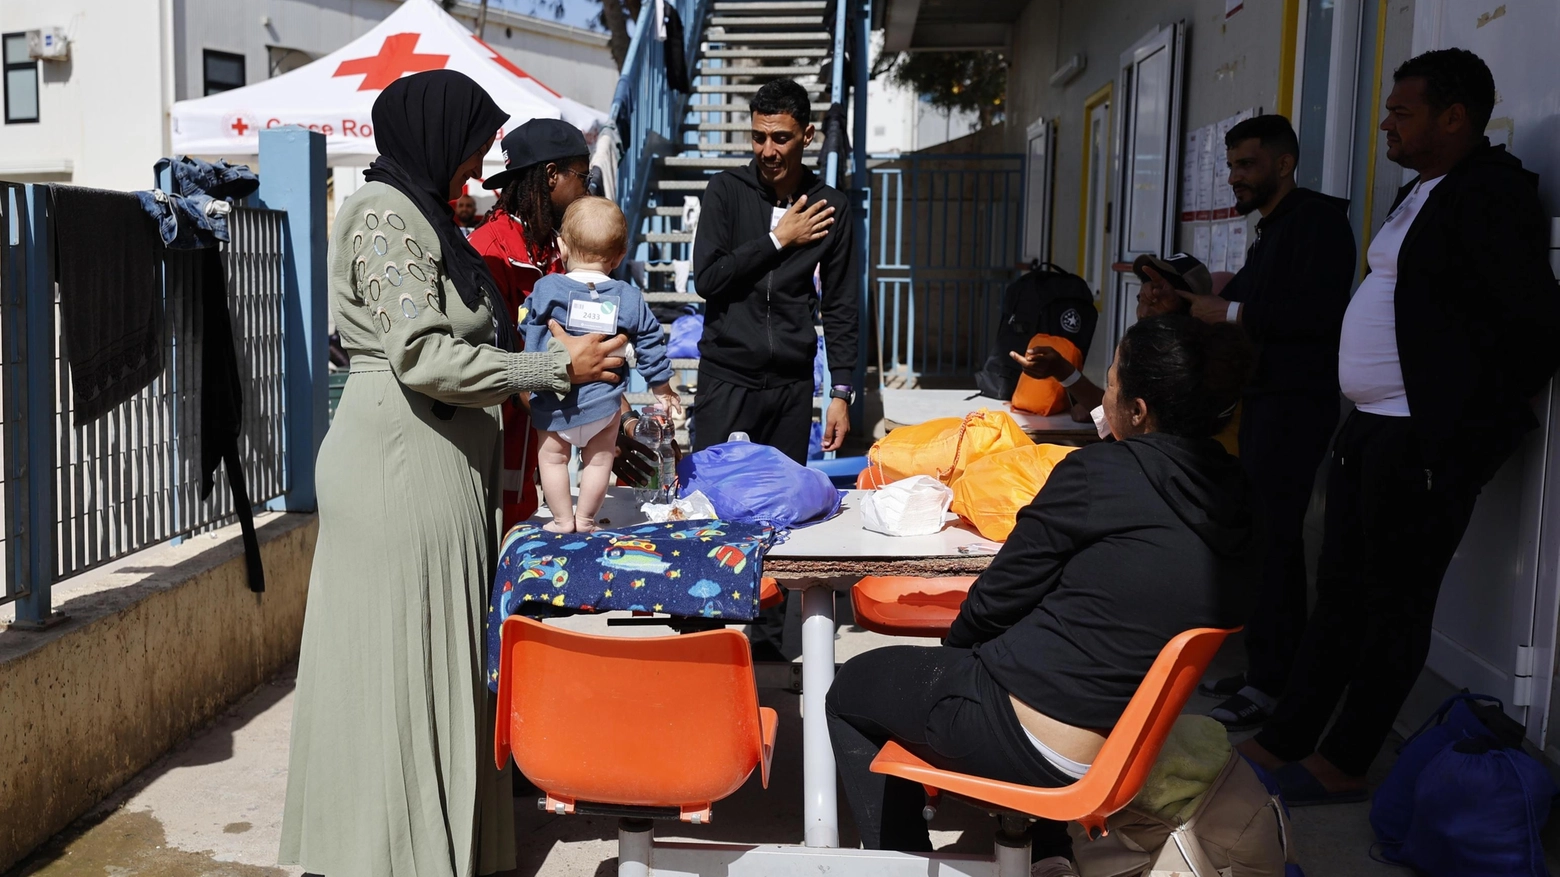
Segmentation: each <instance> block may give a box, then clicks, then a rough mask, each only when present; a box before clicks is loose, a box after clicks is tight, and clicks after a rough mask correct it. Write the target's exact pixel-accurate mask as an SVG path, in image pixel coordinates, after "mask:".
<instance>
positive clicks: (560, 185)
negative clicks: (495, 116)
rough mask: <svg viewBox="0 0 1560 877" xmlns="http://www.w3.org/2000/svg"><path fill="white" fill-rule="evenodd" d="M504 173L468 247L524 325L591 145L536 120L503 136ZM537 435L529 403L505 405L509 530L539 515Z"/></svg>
mask: <svg viewBox="0 0 1560 877" xmlns="http://www.w3.org/2000/svg"><path fill="white" fill-rule="evenodd" d="M501 148H502V149H503V152H504V170H503V171H502V172H500V173H497V174H494V175H493V176H491V177H488V178H487V180H486V181H484V182H483V184H482V185H483V187H484V188H487V189H496V190H498V203H497V204H496V205H495V206H494V207H493V210H492V212H490V213H489V214H488V219H487V222H485V223H484V224H483V225H482V227H481V228H478V229H477V230H476V231H473V232H472V233H471V238H470V240H471V245H472V246H473V247H475V248H476V250H477V252H478V253H481V254H482V258H483V259H484V260H485V261H486V262H487V265H488V270H490V271H492V272H493V277H494V279H496V280H497V281H498V291H499V294H500V295H502V296H503V298H504V303H505V304H506V305H507V306H508V319H509V320H510V322H511V323H516V324H517V323H519V321H520V311H521V309H522V308H524V307H525V299H526V296H529V295H530V294H531V288H532V287H533V286H534V285H535V284H536V281H537V280H538V279H540V278H541V277H543V276H545V275H548V274H555V273H561V272H562V271H563V270H564V265H563V260H562V259H560V258H559V257H558V241H557V229H558V226H559V225H560V224H561V223H562V221H563V211H564V210H566V209H568V207H569V205H570V204H572V203H574V201H575V199H577V198H580V197H582V196H584V195H585V194H586V192H585V182H586V180H587V179H588V178H589V175H590V155H589V153H590V150H589V149H588V148H587V147H586V145H585V135H583V134H581V133H580V131H579V129H578V128H575V127H574V126H573V125H570V124H569V123H567V122H562V121H559V120H557V119H532V120H531V121H529V122H526V123H525V124H524V125H521V126H520V127H518V128H516V129H515V130H513V131H511V132H509V133H508V134H506V135H505V136H504V141H503V144H502V147H501ZM536 445H537V442H536V436H535V433H534V431H533V430H532V429H531V417H530V412H529V411H528V410H527V409H526V407H525V403H523V402H516V401H513V400H512V401H510V402H507V403H505V405H504V481H503V484H504V496H503V507H504V528H505V529H506V530H507V529H508V528H510V527H512V526H514V525H515V524H517V523H519V522H520V521H523V520H525V519H526V518H529V517H531V516H532V515H533V514H535V513H536V509H537V504H538V501H537V496H536Z"/></svg>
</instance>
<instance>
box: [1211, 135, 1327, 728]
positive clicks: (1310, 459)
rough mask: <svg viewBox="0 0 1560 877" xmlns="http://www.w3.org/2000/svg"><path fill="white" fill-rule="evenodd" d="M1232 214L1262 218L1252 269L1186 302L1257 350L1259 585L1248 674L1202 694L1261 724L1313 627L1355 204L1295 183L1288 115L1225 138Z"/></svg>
mask: <svg viewBox="0 0 1560 877" xmlns="http://www.w3.org/2000/svg"><path fill="white" fill-rule="evenodd" d="M1225 146H1226V148H1227V149H1228V161H1229V167H1230V177H1229V180H1230V185H1231V186H1232V187H1233V188H1234V190H1235V200H1236V209H1237V210H1238V211H1239V212H1240V213H1242V214H1248V213H1251V212H1252V211H1253V210H1256V211H1259V212H1260V213H1261V214H1262V219H1261V221H1259V222H1258V223H1257V234H1256V240H1255V242H1254V243H1253V244H1252V246H1251V251H1250V253H1249V255H1248V256H1247V259H1246V265H1245V267H1243V268H1242V269H1241V270H1240V272H1239V273H1237V274H1236V275H1235V277H1234V278H1233V279H1231V280H1230V282H1229V284H1228V285H1226V286H1225V287H1224V290H1223V292H1222V293H1221V294H1220V295H1219V296H1187V298H1190V299H1191V307H1192V314H1193V316H1197V317H1200V318H1202V319H1204V320H1206V321H1208V322H1214V323H1217V322H1225V321H1237V322H1239V323H1240V324H1241V326H1243V327H1244V328H1245V330H1246V333H1247V334H1248V335H1250V336H1251V339H1252V341H1254V342H1255V343H1256V345H1257V348H1258V354H1257V367H1256V373H1255V374H1254V375H1253V377H1252V381H1251V385H1250V387H1249V389H1248V390H1247V393H1246V396H1245V398H1244V400H1243V401H1242V403H1241V412H1240V461H1241V463H1242V464H1243V465H1244V466H1245V469H1246V473H1247V475H1248V476H1250V478H1251V481H1252V485H1253V486H1254V487H1255V488H1256V491H1255V496H1256V498H1257V505H1258V513H1259V514H1260V516H1261V524H1262V526H1261V532H1262V545H1263V551H1262V553H1263V560H1262V584H1261V587H1260V588H1259V589H1258V590H1257V603H1256V608H1255V610H1254V611H1253V612H1252V616H1251V621H1250V622H1249V623H1248V624H1247V625H1246V655H1247V661H1248V664H1247V670H1246V672H1245V674H1243V675H1241V676H1236V677H1232V678H1229V679H1223V680H1220V681H1218V682H1216V683H1214V684H1212V685H1211V686H1208V687H1206V688H1205V689H1204V690H1205V692H1207V693H1210V694H1215V695H1219V696H1222V697H1224V698H1225V700H1224V702H1223V703H1221V704H1220V705H1219V706H1218V707H1217V708H1216V709H1215V710H1214V711H1213V712H1212V715H1213V717H1214V718H1216V719H1218V720H1219V721H1221V722H1224V723H1225V725H1227V726H1229V727H1230V728H1231V729H1236V730H1238V729H1243V728H1251V727H1255V726H1257V725H1260V724H1261V723H1262V721H1263V720H1265V719H1266V718H1267V717H1268V715H1269V714H1270V713H1271V712H1272V709H1273V706H1274V704H1275V702H1276V701H1277V698H1278V697H1279V695H1281V694H1283V693H1284V688H1285V685H1286V684H1287V682H1288V678H1289V668H1290V665H1291V664H1292V663H1293V661H1294V657H1295V652H1296V651H1297V650H1298V649H1299V647H1300V638H1301V636H1302V635H1303V634H1304V632H1305V623H1306V572H1305V545H1304V541H1303V538H1302V533H1303V529H1304V523H1305V512H1306V506H1307V505H1308V504H1309V502H1310V499H1311V491H1312V485H1313V484H1314V482H1315V480H1316V468H1317V466H1319V465H1320V464H1321V462H1322V457H1323V456H1324V455H1325V454H1326V453H1327V443H1328V441H1329V440H1330V439H1331V438H1332V434H1333V430H1334V428H1336V427H1337V425H1338V407H1339V406H1338V333H1339V330H1340V328H1341V327H1342V325H1343V313H1344V311H1345V310H1346V309H1347V308H1348V306H1349V288H1350V286H1351V285H1352V281H1353V279H1354V270H1355V265H1356V262H1355V248H1354V231H1353V229H1352V228H1351V227H1350V226H1349V214H1348V203H1349V202H1347V201H1345V200H1344V199H1342V198H1333V197H1331V196H1328V195H1323V194H1321V193H1319V192H1313V191H1311V190H1310V189H1304V188H1300V187H1299V186H1297V185H1296V184H1295V178H1294V172H1295V165H1296V163H1297V161H1298V160H1299V155H1300V146H1299V143H1298V141H1297V140H1296V139H1295V131H1294V128H1293V127H1291V126H1290V124H1289V120H1288V119H1286V118H1284V117H1283V116H1274V115H1270V116H1258V117H1256V118H1253V119H1247V120H1245V121H1243V122H1241V123H1240V124H1238V125H1236V126H1235V127H1234V128H1232V129H1231V130H1230V132H1229V134H1228V135H1227V136H1226V137H1225Z"/></svg>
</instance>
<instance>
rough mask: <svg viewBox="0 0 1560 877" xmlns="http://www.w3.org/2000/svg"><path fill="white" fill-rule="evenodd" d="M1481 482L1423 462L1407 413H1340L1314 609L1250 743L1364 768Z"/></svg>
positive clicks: (1409, 670) (1425, 642)
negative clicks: (1283, 685)
mask: <svg viewBox="0 0 1560 877" xmlns="http://www.w3.org/2000/svg"><path fill="white" fill-rule="evenodd" d="M1474 468H1476V467H1470V469H1474ZM1482 486H1483V485H1482V482H1481V481H1480V480H1479V479H1478V478H1477V477H1475V476H1474V475H1471V474H1465V473H1459V472H1456V471H1448V470H1443V469H1436V470H1435V471H1433V472H1432V471H1431V470H1430V469H1429V468H1428V467H1427V466H1426V464H1425V462H1424V459H1423V457H1422V456H1421V454H1420V451H1419V446H1418V442H1417V441H1416V439H1415V437H1414V434H1413V424H1412V423H1411V422H1410V419H1409V418H1406V417H1382V416H1379V415H1375V414H1365V413H1362V412H1359V411H1356V412H1354V413H1352V414H1350V415H1349V416H1348V419H1347V420H1345V421H1344V424H1343V429H1341V430H1339V432H1338V437H1337V439H1336V440H1335V441H1334V442H1333V460H1332V471H1331V473H1330V474H1329V476H1328V479H1327V519H1326V535H1325V536H1324V537H1323V540H1322V557H1321V562H1320V564H1319V567H1318V569H1317V581H1316V591H1317V593H1316V609H1315V611H1314V612H1312V614H1311V620H1310V623H1309V624H1308V625H1307V626H1306V630H1305V636H1304V638H1303V640H1302V642H1301V645H1300V652H1299V654H1298V655H1297V656H1296V659H1295V665H1294V669H1293V670H1292V671H1291V673H1290V676H1289V687H1288V689H1287V690H1286V691H1285V693H1284V695H1283V697H1282V698H1281V699H1280V700H1279V703H1278V707H1277V709H1276V711H1275V712H1274V715H1273V718H1272V719H1271V720H1270V721H1269V722H1268V724H1267V726H1266V727H1265V728H1263V730H1262V732H1261V733H1260V734H1259V735H1258V736H1257V742H1258V743H1260V744H1261V745H1262V746H1263V747H1264V748H1266V749H1267V750H1268V751H1269V752H1272V753H1273V754H1274V755H1276V756H1278V757H1279V758H1282V759H1284V760H1285V761H1298V760H1300V759H1302V758H1304V757H1305V756H1307V755H1309V754H1311V753H1312V752H1313V751H1315V752H1320V753H1321V754H1322V756H1323V757H1325V758H1326V759H1327V760H1328V761H1330V762H1332V763H1333V764H1334V765H1336V766H1337V767H1338V768H1339V769H1340V770H1342V771H1344V772H1345V773H1348V774H1351V775H1354V776H1364V775H1365V773H1366V771H1367V770H1368V769H1369V768H1370V764H1371V762H1372V761H1374V760H1375V758H1376V754H1377V753H1378V752H1379V751H1380V749H1381V744H1382V743H1383V742H1385V740H1386V738H1387V734H1388V733H1389V732H1390V731H1391V729H1392V722H1393V719H1394V718H1395V717H1396V716H1397V714H1398V710H1400V709H1402V707H1403V701H1404V700H1406V699H1407V698H1408V693H1409V689H1410V688H1412V687H1413V685H1414V681H1415V680H1416V679H1418V678H1419V673H1420V671H1421V670H1423V669H1424V666H1425V658H1426V656H1427V655H1428V654H1429V652H1430V629H1431V623H1432V622H1433V621H1434V618H1435V603H1436V597H1437V596H1438V595H1439V593H1440V590H1441V579H1442V577H1443V576H1445V574H1446V568H1447V566H1448V565H1450V564H1451V562H1452V555H1453V554H1454V553H1455V552H1456V550H1457V544H1458V543H1459V542H1461V541H1462V537H1463V533H1464V532H1465V531H1466V530H1467V529H1468V520H1469V519H1470V518H1471V517H1472V516H1473V506H1474V501H1475V500H1476V499H1477V498H1478V495H1479V489H1480V488H1481V487H1482ZM1345 689H1347V690H1348V694H1347V696H1346V697H1345V695H1344V690H1345ZM1340 698H1343V699H1344V700H1343V709H1342V711H1341V712H1340V713H1339V715H1338V719H1337V721H1336V722H1334V724H1333V726H1332V729H1331V730H1330V731H1328V733H1327V737H1326V739H1321V737H1322V732H1323V730H1324V729H1326V727H1327V722H1328V720H1329V719H1330V718H1332V715H1333V712H1334V710H1335V708H1336V707H1337V705H1338V700H1339V699H1340ZM1318 740H1321V743H1320V745H1318V743H1317V741H1318Z"/></svg>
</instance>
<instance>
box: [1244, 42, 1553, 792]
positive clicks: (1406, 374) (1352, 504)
mask: <svg viewBox="0 0 1560 877" xmlns="http://www.w3.org/2000/svg"><path fill="white" fill-rule="evenodd" d="M1393 79H1394V80H1395V82H1396V85H1395V86H1394V88H1393V89H1392V94H1391V96H1390V97H1388V98H1387V117H1386V119H1385V120H1383V121H1382V123H1381V128H1382V130H1383V131H1385V132H1386V134H1387V157H1388V158H1390V159H1391V160H1393V161H1395V162H1397V163H1398V164H1400V165H1402V166H1403V167H1406V168H1409V169H1412V170H1415V171H1418V173H1419V175H1418V177H1417V178H1415V179H1414V181H1413V182H1411V183H1409V184H1408V185H1407V186H1405V187H1403V189H1402V190H1401V191H1400V192H1399V193H1398V198H1397V203H1396V204H1394V205H1393V208H1392V212H1391V213H1390V214H1388V216H1387V220H1386V222H1385V223H1384V224H1383V225H1382V227H1381V229H1380V230H1379V231H1378V232H1377V233H1376V236H1375V238H1374V240H1373V241H1372V242H1371V245H1370V250H1369V254H1368V261H1369V264H1370V274H1369V275H1368V276H1367V277H1366V278H1365V281H1364V282H1363V283H1362V284H1361V285H1360V288H1359V290H1358V291H1356V293H1355V295H1354V298H1353V300H1352V301H1350V303H1349V309H1348V314H1347V315H1346V317H1345V318H1344V324H1343V336H1342V344H1341V347H1340V350H1339V355H1338V375H1339V380H1340V383H1341V384H1342V387H1343V393H1344V395H1345V396H1347V397H1349V399H1351V400H1352V401H1353V402H1354V403H1355V410H1354V411H1353V412H1352V413H1351V414H1350V415H1349V416H1348V418H1347V419H1346V420H1345V421H1344V425H1343V428H1342V429H1341V430H1339V432H1338V437H1337V439H1336V441H1335V442H1334V446H1333V465H1332V470H1331V474H1330V475H1329V478H1328V484H1327V518H1326V535H1325V536H1324V537H1323V543H1322V557H1321V562H1320V565H1319V568H1318V571H1317V584H1316V590H1317V605H1316V609H1315V611H1314V612H1313V613H1312V614H1311V620H1310V623H1309V625H1308V626H1307V628H1306V631H1305V637H1304V640H1303V641H1302V644H1301V647H1300V652H1299V655H1298V656H1297V658H1296V660H1295V666H1294V669H1293V670H1292V671H1291V674H1290V679H1289V687H1288V689H1287V690H1286V691H1285V693H1284V695H1283V697H1282V698H1281V699H1280V701H1279V703H1278V706H1277V709H1276V710H1275V711H1274V714H1273V718H1272V719H1271V720H1270V721H1269V722H1268V723H1267V725H1266V727H1265V728H1263V730H1262V732H1261V733H1260V734H1259V735H1257V737H1256V738H1254V739H1253V740H1250V741H1247V742H1246V743H1243V744H1242V746H1241V748H1242V751H1243V752H1245V753H1246V754H1247V755H1248V756H1250V757H1251V758H1253V759H1254V760H1256V761H1258V762H1259V763H1261V764H1263V765H1264V766H1265V767H1268V768H1272V769H1276V770H1278V775H1277V777H1278V780H1279V783H1280V785H1281V786H1283V791H1284V796H1285V798H1286V799H1288V801H1289V803H1291V804H1321V803H1342V802H1346V801H1359V800H1363V799H1364V798H1365V797H1366V795H1367V790H1366V785H1365V773H1366V771H1367V769H1368V768H1369V767H1370V764H1371V762H1372V761H1373V760H1374V759H1375V757H1376V755H1377V753H1378V752H1379V751H1380V749H1381V744H1382V742H1383V741H1384V740H1385V739H1386V737H1387V734H1388V732H1389V731H1390V730H1391V728H1392V722H1393V720H1394V718H1395V717H1396V716H1397V713H1398V710H1400V709H1401V708H1402V706H1403V702H1404V700H1405V699H1407V697H1408V693H1409V689H1410V688H1411V687H1412V686H1413V684H1414V681H1415V680H1416V679H1417V678H1418V677H1419V673H1420V671H1421V670H1422V669H1423V668H1424V664H1425V658H1426V656H1427V655H1428V653H1429V648H1430V632H1431V624H1432V622H1433V620H1434V616H1435V604H1436V596H1437V594H1438V593H1439V591H1440V587H1441V579H1442V577H1443V576H1444V575H1445V573H1446V569H1447V566H1448V565H1449V564H1450V563H1451V560H1452V555H1453V553H1454V552H1455V551H1456V550H1457V545H1458V543H1459V542H1460V541H1461V540H1462V537H1463V533H1464V531H1466V529H1467V527H1468V521H1469V518H1470V517H1471V516H1472V514H1473V507H1474V500H1475V498H1476V497H1477V496H1478V494H1479V490H1480V489H1481V488H1482V487H1483V486H1484V484H1485V483H1486V482H1488V481H1489V479H1490V477H1491V476H1493V475H1494V474H1495V471H1496V470H1497V469H1499V468H1500V466H1501V464H1502V463H1503V462H1505V460H1506V458H1507V457H1508V456H1510V455H1511V452H1512V451H1513V450H1515V449H1516V447H1517V445H1518V444H1519V443H1520V441H1521V439H1522V436H1523V434H1524V433H1526V432H1527V431H1528V430H1530V429H1532V428H1533V427H1534V426H1536V425H1537V421H1536V420H1535V418H1534V417H1533V411H1532V407H1531V401H1530V400H1531V399H1532V397H1533V396H1534V395H1535V394H1537V393H1538V392H1539V391H1540V390H1542V389H1543V387H1544V385H1545V383H1546V382H1547V381H1548V380H1549V378H1550V376H1551V375H1553V374H1554V372H1555V369H1556V367H1557V366H1560V294H1557V291H1556V288H1555V278H1554V275H1553V273H1552V272H1551V271H1550V268H1549V262H1548V244H1549V220H1548V218H1547V217H1546V215H1545V213H1544V210H1543V207H1542V206H1541V205H1540V203H1539V199H1538V178H1537V176H1536V175H1535V174H1533V173H1531V172H1528V171H1526V170H1523V168H1522V163H1521V162H1520V161H1518V160H1517V159H1516V158H1515V157H1514V156H1512V155H1510V154H1509V153H1507V152H1506V149H1505V147H1502V146H1491V145H1490V143H1489V141H1488V140H1487V139H1486V138H1485V137H1484V128H1485V125H1486V124H1488V122H1489V118H1490V112H1491V110H1492V109H1493V107H1494V105H1495V82H1494V79H1493V78H1492V77H1491V76H1490V71H1489V68H1488V67H1487V66H1485V64H1484V62H1483V61H1482V60H1480V59H1479V57H1478V56H1477V55H1475V54H1473V53H1472V52H1468V51H1466V50H1463V49H1443V50H1438V51H1433V52H1427V53H1425V54H1423V55H1420V56H1419V57H1417V58H1414V59H1412V60H1410V61H1408V62H1407V63H1406V64H1404V65H1403V66H1401V67H1399V68H1398V69H1397V71H1396V72H1395V73H1394V74H1393ZM1345 689H1347V690H1348V695H1347V697H1345V698H1344V702H1343V709H1342V711H1341V712H1340V713H1339V715H1338V719H1337V721H1336V722H1335V723H1334V724H1333V725H1332V729H1331V730H1330V731H1328V733H1327V736H1326V738H1325V739H1323V738H1322V732H1323V731H1324V730H1325V729H1326V728H1327V724H1328V721H1329V720H1330V719H1331V718H1332V716H1333V712H1334V710H1335V708H1336V707H1337V705H1338V700H1339V698H1340V697H1344V690H1345ZM1318 740H1320V744H1318Z"/></svg>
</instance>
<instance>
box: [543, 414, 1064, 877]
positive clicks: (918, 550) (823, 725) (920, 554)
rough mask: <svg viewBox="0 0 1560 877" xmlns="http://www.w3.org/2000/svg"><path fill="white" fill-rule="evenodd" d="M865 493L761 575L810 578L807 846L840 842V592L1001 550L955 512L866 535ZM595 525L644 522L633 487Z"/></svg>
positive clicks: (806, 619) (776, 552)
mask: <svg viewBox="0 0 1560 877" xmlns="http://www.w3.org/2000/svg"><path fill="white" fill-rule="evenodd" d="M1091 433H1092V430H1091ZM865 493H866V492H865V491H860V490H852V491H848V492H847V493H846V496H845V500H844V503H843V504H842V506H841V511H840V514H838V515H836V516H835V517H833V518H831V519H829V520H827V521H824V522H823V523H820V524H814V525H813V526H810V527H800V528H797V529H793V530H791V532H790V535H789V538H787V539H786V541H785V542H783V543H781V544H780V545H778V546H776V547H775V548H774V549H773V550H772V551H770V552H769V554H768V556H767V557H766V558H765V560H764V570H765V572H766V573H768V574H769V575H771V576H772V577H775V578H779V577H780V576H782V575H784V574H785V573H786V572H787V571H788V570H794V571H795V572H799V573H802V574H804V575H805V577H803V578H799V579H795V580H794V581H795V585H794V586H792V585H789V584H788V585H787V587H796V588H799V589H800V590H801V592H802V793H803V795H804V796H805V798H806V800H805V806H804V808H803V809H804V813H805V820H804V822H805V836H806V844H807V846H809V847H837V846H839V844H840V829H839V802H838V801H837V800H836V795H835V766H834V748H833V746H832V745H831V744H830V742H829V725H828V720H827V717H826V716H825V714H824V697H825V696H826V695H828V693H829V686H830V685H832V684H833V683H834V633H835V625H834V598H835V591H836V589H840V590H849V588H850V585H851V584H853V583H854V582H855V580H856V579H857V578H860V577H861V576H865V575H872V574H878V573H885V572H886V573H889V574H894V572H893V571H894V570H895V569H899V568H902V567H903V565H904V564H906V563H909V564H915V563H917V562H926V563H929V564H932V565H933V566H934V567H935V569H936V570H939V571H937V572H934V574H939V575H954V574H969V573H971V572H978V571H979V570H980V569H983V568H984V567H985V566H986V565H987V564H989V563H990V562H991V558H992V556H994V555H995V554H996V552H997V550H998V549H999V548H1000V547H1001V546H1000V545H998V544H997V543H995V542H991V541H989V540H986V539H983V538H981V536H980V535H979V534H978V533H975V532H974V531H972V530H967V529H964V528H963V527H962V526H959V525H958V524H957V523H956V521H957V519H956V518H955V516H953V515H949V516H948V520H949V522H948V524H947V525H945V526H944V527H943V529H942V530H941V531H940V532H938V533H935V534H932V535H930V536H909V537H894V536H885V535H883V534H881V533H874V532H872V531H870V530H865V529H863V528H862V526H861V497H862V496H863V495H864V494H865ZM544 514H545V512H544ZM596 520H597V522H598V523H599V524H601V526H603V527H607V528H609V529H619V528H622V527H632V526H634V525H636V524H638V523H641V522H643V521H644V520H645V517H644V515H643V514H641V513H640V511H639V507H638V505H637V504H636V503H635V502H634V498H633V492H632V491H631V490H629V489H627V488H622V487H613V488H612V489H611V490H610V491H609V492H608V495H607V500H606V502H605V503H603V505H602V507H601V511H600V512H599V513H598V514H597V515H596ZM820 574H823V575H820ZM824 575H827V576H828V577H823V576H824Z"/></svg>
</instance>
